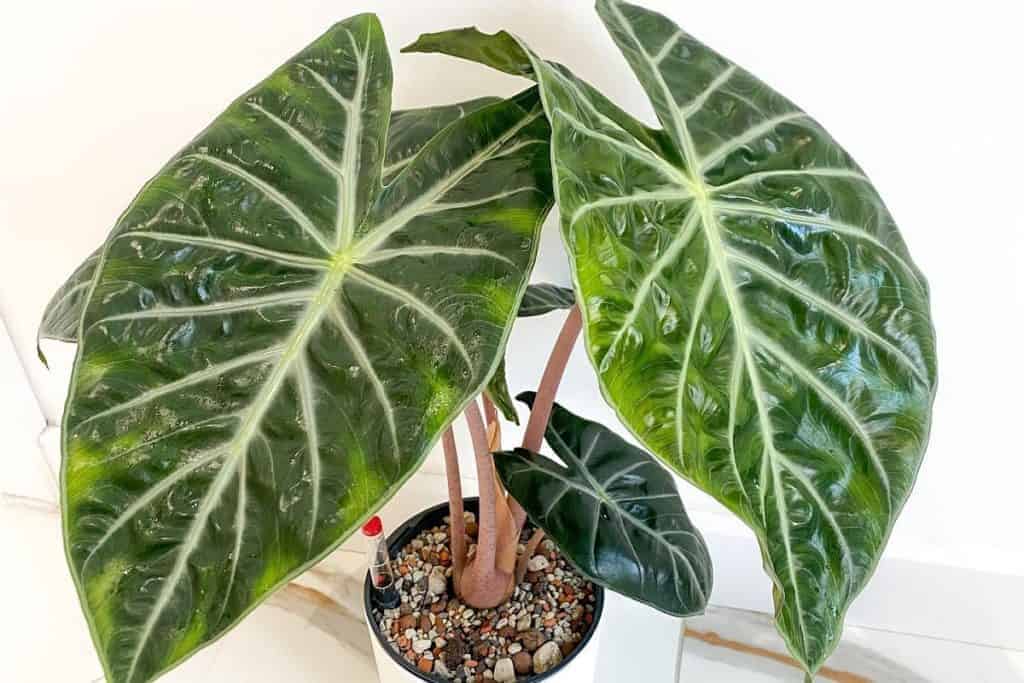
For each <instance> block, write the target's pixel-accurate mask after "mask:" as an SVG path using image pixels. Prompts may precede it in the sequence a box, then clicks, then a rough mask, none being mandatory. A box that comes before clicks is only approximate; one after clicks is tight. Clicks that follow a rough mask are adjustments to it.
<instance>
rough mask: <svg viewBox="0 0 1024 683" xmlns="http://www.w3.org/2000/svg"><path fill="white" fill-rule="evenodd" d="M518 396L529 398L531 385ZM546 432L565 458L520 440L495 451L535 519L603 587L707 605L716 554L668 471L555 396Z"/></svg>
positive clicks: (665, 607) (688, 607) (649, 600)
mask: <svg viewBox="0 0 1024 683" xmlns="http://www.w3.org/2000/svg"><path fill="white" fill-rule="evenodd" d="M518 398H519V399H520V400H522V401H524V402H525V403H526V404H527V405H529V406H531V407H532V406H533V400H534V398H535V394H534V393H533V392H526V393H523V394H520V395H519V396H518ZM545 438H546V439H547V442H548V445H550V446H551V448H552V449H553V450H554V452H555V454H556V455H557V456H558V457H559V458H560V459H561V461H562V462H563V463H565V464H564V465H562V464H560V463H557V462H555V461H554V460H552V459H550V458H547V457H544V456H541V455H538V454H536V453H530V452H529V451H524V450H522V449H516V450H515V451H509V452H504V453H499V454H496V456H495V459H494V462H495V465H496V466H497V468H498V473H499V474H500V475H501V479H502V482H504V484H505V486H506V488H507V489H508V490H509V492H510V493H511V494H512V495H513V496H514V497H515V499H516V500H517V501H519V503H520V504H521V505H522V506H523V508H524V509H525V510H526V512H527V514H529V516H530V519H531V520H532V521H533V522H534V523H535V524H536V525H537V526H539V527H540V528H541V529H543V530H544V531H545V532H546V533H547V535H548V536H549V537H551V538H552V539H553V540H554V541H555V543H557V544H558V547H559V549H560V550H561V551H562V552H563V553H565V554H566V556H567V557H568V558H569V559H570V560H571V561H572V563H573V564H574V565H575V566H576V567H577V568H578V569H579V570H580V571H582V572H583V573H584V574H586V575H587V576H588V577H590V578H591V579H592V580H594V581H597V582H598V583H600V584H601V585H602V586H605V587H606V588H610V589H612V590H614V591H617V592H619V593H622V594H623V595H626V596H628V597H631V598H633V599H634V600H639V601H640V602H643V603H645V604H648V605H651V606H652V607H654V608H656V609H659V610H661V611H663V612H668V613H669V614H673V615H676V616H691V615H694V614H700V613H701V612H703V611H704V607H705V606H706V605H707V600H708V596H709V595H711V557H710V556H709V555H708V550H707V547H706V546H705V545H704V539H703V538H702V537H701V535H700V532H698V531H697V530H696V529H695V528H694V526H693V524H692V523H691V522H690V518H689V516H688V515H687V514H686V509H685V508H684V507H683V501H682V500H681V499H680V498H679V492H678V491H677V490H676V484H675V481H673V479H672V476H671V475H670V474H669V472H668V471H667V470H666V469H665V468H663V467H661V466H660V465H659V464H658V463H657V461H656V460H655V459H654V457H653V456H652V455H650V454H649V453H647V452H645V451H643V450H641V449H639V448H637V447H636V446H633V445H630V444H629V443H627V442H626V441H624V440H623V439H622V438H621V437H620V436H618V435H617V434H615V433H614V432H613V431H611V430H610V429H608V428H607V427H605V426H603V425H601V424H598V423H596V422H591V421H590V420H585V419H583V418H581V417H579V416H577V415H574V414H573V413H571V412H569V411H568V410H566V409H565V408H563V407H562V406H560V405H558V404H555V406H554V408H553V409H552V412H551V420H550V422H549V423H548V426H547V429H546V432H545Z"/></svg>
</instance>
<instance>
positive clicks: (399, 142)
mask: <svg viewBox="0 0 1024 683" xmlns="http://www.w3.org/2000/svg"><path fill="white" fill-rule="evenodd" d="M497 102H500V99H499V98H497V97H480V98H477V99H473V100H466V101H465V102H458V103H456V104H444V105H438V106H433V107H420V108H417V109H403V110H400V111H395V112H392V113H391V121H390V123H389V124H388V144H387V150H386V153H385V155H384V168H383V171H382V175H383V178H384V181H385V182H388V181H390V180H391V179H393V178H395V177H397V175H398V172H399V171H401V170H402V169H403V168H405V167H406V166H407V165H408V164H409V162H411V161H412V160H413V157H415V156H416V153H417V152H418V151H419V150H420V148H422V147H423V145H425V144H426V143H427V142H428V141H429V140H430V139H431V138H432V137H434V136H435V135H437V133H438V132H439V131H441V130H442V129H443V128H445V127H446V126H448V125H449V124H451V123H453V122H454V121H456V120H458V119H460V118H462V117H463V116H465V115H466V114H468V113H470V112H472V111H476V110H477V109H480V108H481V107H483V106H485V105H489V104H495V103H497ZM101 253H102V248H101V249H97V250H96V251H94V252H93V253H91V254H89V256H88V258H86V259H85V261H83V262H82V264H81V265H79V266H78V268H76V269H75V271H74V272H73V273H72V274H71V275H70V276H69V277H68V279H67V281H66V282H64V284H62V285H61V286H60V288H59V289H58V290H57V291H56V292H54V294H53V297H51V299H50V302H49V303H48V304H47V305H46V309H45V310H44V312H43V318H42V320H41V322H40V323H39V331H38V334H37V337H38V339H52V340H56V341H63V342H70V343H77V342H78V322H79V320H81V318H82V311H83V310H84V309H85V300H86V296H85V295H86V292H87V291H88V287H89V285H90V284H91V281H92V278H93V276H94V275H95V273H96V264H97V263H98V262H99V258H100V254H101ZM531 286H532V285H531ZM529 291H530V290H529V288H527V295H528V294H529ZM525 298H526V296H525V295H524V299H525ZM38 353H39V359H40V360H41V361H43V363H44V364H45V363H46V357H45V356H44V355H43V353H42V350H39V351H38ZM510 401H511V399H510Z"/></svg>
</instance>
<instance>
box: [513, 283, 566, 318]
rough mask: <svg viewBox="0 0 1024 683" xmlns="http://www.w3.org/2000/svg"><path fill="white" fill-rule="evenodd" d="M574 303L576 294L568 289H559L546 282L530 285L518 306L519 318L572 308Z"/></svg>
mask: <svg viewBox="0 0 1024 683" xmlns="http://www.w3.org/2000/svg"><path fill="white" fill-rule="evenodd" d="M575 303H576V294H575V293H574V292H573V291H572V289H570V288H569V287H559V286H558V285H552V284H548V283H546V282H544V283H541V284H537V285H530V286H529V287H527V288H526V293H525V294H523V301H522V302H521V303H520V304H519V317H520V318H528V317H530V316H534V315H544V314H545V313H550V312H551V311H557V310H559V309H564V308H572V306H573V304H575Z"/></svg>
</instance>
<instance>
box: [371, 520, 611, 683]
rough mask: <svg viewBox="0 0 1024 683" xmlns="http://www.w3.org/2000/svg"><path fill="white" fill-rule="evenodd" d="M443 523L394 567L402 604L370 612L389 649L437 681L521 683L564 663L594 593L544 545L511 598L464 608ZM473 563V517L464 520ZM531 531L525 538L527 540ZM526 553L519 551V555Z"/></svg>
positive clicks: (585, 624) (588, 616)
mask: <svg viewBox="0 0 1024 683" xmlns="http://www.w3.org/2000/svg"><path fill="white" fill-rule="evenodd" d="M444 521H445V523H444V524H442V525H441V526H438V527H434V528H431V529H425V530H424V531H422V532H420V534H419V535H418V536H417V537H416V538H414V539H413V540H412V541H411V542H410V543H409V544H408V545H407V546H406V547H405V548H403V549H402V550H401V552H400V553H399V555H398V557H397V558H396V559H395V560H393V566H394V569H395V574H396V578H397V586H396V587H397V589H398V592H399V595H400V596H401V601H402V602H401V605H400V607H398V608H397V609H385V610H381V609H379V608H378V607H374V609H373V616H374V618H375V619H376V621H377V624H378V626H379V627H380V632H381V633H382V634H384V635H385V637H386V638H387V640H388V644H389V645H390V647H391V648H392V649H394V650H395V652H397V653H398V655H399V656H400V657H404V658H405V659H406V660H407V661H408V662H409V663H410V664H412V665H413V666H415V667H416V668H417V669H418V670H419V671H421V672H422V673H424V674H427V675H429V677H430V678H432V679H435V680H438V681H458V682H460V683H480V682H481V681H490V680H492V679H493V680H494V681H498V682H499V683H512V682H513V681H517V680H518V681H524V680H526V679H527V678H528V677H529V676H530V675H531V674H535V673H543V672H545V671H547V670H549V669H551V668H552V667H554V666H556V665H557V664H558V663H559V662H561V661H562V659H563V658H564V657H566V656H567V655H568V654H569V653H570V652H572V651H573V650H574V649H575V647H576V646H577V645H578V644H579V642H580V640H581V639H582V638H583V636H584V634H585V633H586V631H587V629H588V628H589V626H590V624H591V623H593V620H594V600H595V598H594V586H593V584H591V583H590V581H587V580H586V579H585V578H583V577H582V576H580V575H579V574H577V573H576V571H575V570H574V569H573V568H572V566H571V565H570V564H568V563H567V562H566V561H565V559H563V558H562V556H561V554H560V553H559V552H558V549H557V548H555V545H554V544H553V543H552V542H551V541H550V540H547V539H545V540H544V541H542V542H541V544H540V546H539V547H538V549H537V551H536V553H535V554H534V556H533V557H531V558H530V559H529V565H528V569H529V571H528V572H527V573H526V576H525V577H524V579H523V581H522V583H520V584H519V585H518V586H517V587H516V589H515V592H514V593H513V594H512V597H511V598H510V599H509V600H508V601H506V602H505V603H504V604H503V605H501V606H499V607H497V608H494V609H485V610H476V609H472V608H470V607H468V606H466V605H463V604H461V603H460V602H459V600H458V599H457V598H456V597H455V594H454V591H453V589H452V581H451V576H452V571H453V569H452V560H451V550H450V548H449V546H448V524H447V522H448V521H449V520H448V517H445V519H444ZM466 531H467V535H468V536H469V550H470V555H471V556H472V554H473V552H474V551H475V549H476V546H475V540H476V539H475V536H476V518H475V516H474V515H473V513H471V512H467V513H466ZM530 533H532V532H530V531H529V530H527V531H524V533H523V538H524V539H527V538H529V534H530ZM523 550H524V548H523V546H522V545H520V546H519V553H520V554H522V552H523Z"/></svg>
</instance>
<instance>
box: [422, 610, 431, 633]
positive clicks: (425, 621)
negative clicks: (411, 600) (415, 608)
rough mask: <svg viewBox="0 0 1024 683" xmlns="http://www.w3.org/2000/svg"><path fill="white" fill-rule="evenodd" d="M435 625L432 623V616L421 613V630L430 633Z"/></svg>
mask: <svg viewBox="0 0 1024 683" xmlns="http://www.w3.org/2000/svg"><path fill="white" fill-rule="evenodd" d="M432 627H433V625H432V624H431V623H430V617H428V616H427V615H426V614H421V615H420V630H421V631H423V632H424V633H429V632H430V629H431V628H432Z"/></svg>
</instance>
